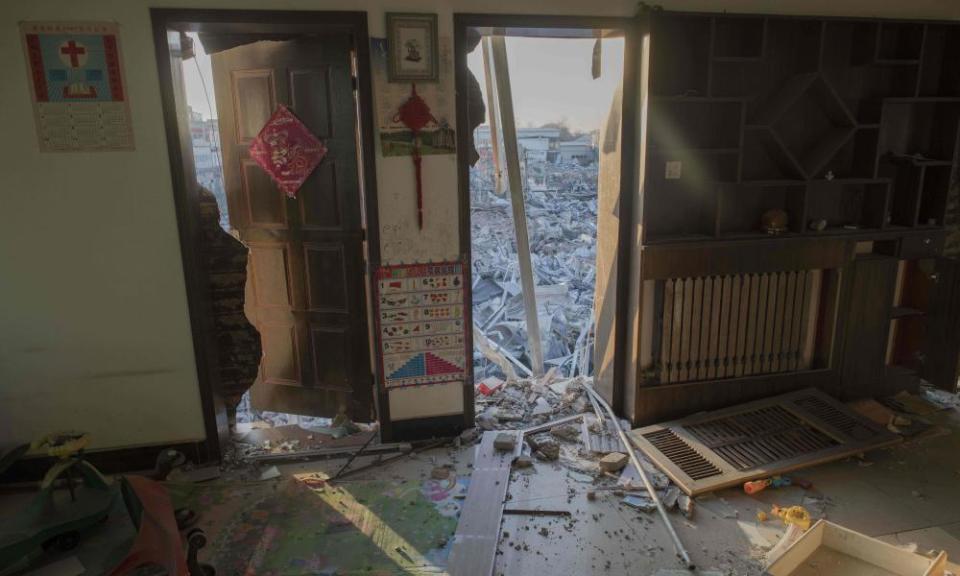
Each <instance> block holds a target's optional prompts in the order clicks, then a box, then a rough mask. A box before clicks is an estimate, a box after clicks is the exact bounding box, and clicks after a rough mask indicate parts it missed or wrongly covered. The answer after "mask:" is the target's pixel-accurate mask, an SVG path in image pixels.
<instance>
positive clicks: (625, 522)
mask: <svg viewBox="0 0 960 576" xmlns="http://www.w3.org/2000/svg"><path fill="white" fill-rule="evenodd" d="M926 419H927V420H929V421H930V422H931V423H934V424H936V425H938V426H941V427H943V429H944V430H943V433H942V434H939V435H933V436H929V437H926V438H924V439H920V440H914V441H911V442H907V443H905V444H902V445H899V446H896V447H893V448H889V449H883V450H878V451H874V452H870V453H869V454H867V455H865V456H864V457H863V458H862V459H857V458H850V459H847V460H844V461H839V462H834V463H831V464H825V465H821V466H817V467H815V468H811V469H806V470H803V471H799V472H797V473H796V474H794V476H796V477H799V478H802V479H804V480H807V481H809V482H812V484H813V488H812V489H811V490H803V489H801V488H799V487H788V488H781V489H775V490H774V489H768V490H766V491H764V492H761V493H760V494H758V495H756V496H747V495H746V494H744V493H743V492H742V491H741V490H739V489H729V490H724V491H721V492H718V493H716V494H713V495H709V496H706V497H700V498H698V499H697V500H696V511H695V515H694V517H693V518H692V519H690V520H688V519H686V518H684V517H683V516H681V515H680V514H678V513H672V514H671V517H672V519H673V522H674V526H675V527H676V529H677V532H678V533H679V534H680V537H681V538H682V540H683V541H684V543H685V544H686V546H687V549H688V551H689V553H690V555H691V556H692V558H693V560H694V561H695V563H696V564H697V566H698V567H699V570H700V572H699V573H706V574H710V573H720V574H735V575H751V574H762V572H763V565H764V560H765V556H766V552H767V551H768V550H769V549H770V548H771V547H772V546H773V545H775V544H776V543H777V542H778V541H779V540H780V537H781V536H782V534H783V531H784V527H783V524H782V523H781V522H780V521H779V520H778V519H776V518H774V519H772V520H767V521H766V522H759V521H758V520H757V518H756V515H757V512H758V511H766V512H768V513H769V511H770V508H771V507H772V505H773V504H778V505H781V506H789V505H795V504H802V505H805V506H806V507H807V508H808V509H809V510H810V512H811V514H812V515H813V516H814V517H815V518H820V517H824V518H828V519H830V520H831V521H833V522H835V523H838V524H841V525H843V526H846V527H848V528H851V529H853V530H857V531H860V532H863V533H865V534H868V535H870V536H875V537H878V538H880V539H881V540H884V541H887V542H890V543H893V544H897V545H909V544H916V545H917V548H918V550H920V551H925V550H930V549H938V550H939V549H943V550H946V551H947V553H948V554H949V556H950V558H952V559H954V560H958V559H960V490H958V488H960V434H958V432H960V413H958V412H957V411H955V410H949V411H943V412H939V413H936V414H934V415H933V416H928V417H927V418H926ZM472 454H473V450H472V449H470V448H465V449H462V450H459V451H457V450H453V449H435V450H431V451H428V452H424V453H421V454H420V455H418V456H416V457H415V458H406V459H403V460H401V461H398V462H396V463H392V464H388V465H385V466H383V467H380V468H376V469H373V470H370V471H367V472H363V473H361V474H357V475H356V476H355V478H357V479H362V478H376V477H377V476H380V477H383V476H382V475H388V476H389V477H393V478H407V479H416V478H425V477H427V476H428V475H429V473H430V470H431V469H432V467H433V466H434V464H447V463H449V464H453V465H454V466H455V467H456V470H457V472H458V473H460V474H469V472H470V462H471V461H472ZM338 466H339V462H318V463H308V464H297V465H287V466H284V467H282V471H284V472H286V473H294V472H303V471H315V470H331V471H332V470H336V468H337V467H338ZM585 480H586V478H585V477H584V476H583V475H581V474H577V473H575V472H571V471H569V470H568V469H567V468H565V467H564V466H562V465H561V464H558V463H543V462H537V463H536V464H535V466H534V468H533V469H532V470H531V471H529V472H527V471H514V472H513V473H512V476H511V484H510V490H509V492H508V502H507V506H508V507H514V508H525V509H528V508H540V509H543V510H553V511H556V510H564V511H569V512H570V513H571V516H570V517H557V516H531V515H508V516H505V517H504V519H503V523H502V533H501V539H500V545H499V549H498V551H497V555H498V556H497V562H496V570H495V573H496V574H498V575H507V576H513V575H518V574H611V575H620V574H623V575H627V574H629V575H631V576H636V575H654V574H658V572H659V574H663V575H666V574H673V572H672V570H679V569H681V568H682V566H681V564H680V562H679V561H678V560H677V558H676V556H675V554H674V549H673V545H672V544H671V541H670V539H669V536H668V534H667V532H666V529H665V528H664V527H663V525H662V523H661V521H660V518H659V516H657V514H656V513H655V512H653V513H647V512H640V511H637V510H635V509H633V508H630V507H628V506H626V505H624V504H622V503H621V500H622V498H620V497H617V496H615V495H614V494H613V492H612V491H599V492H598V493H597V494H598V498H597V500H595V501H588V500H587V498H586V493H587V491H588V489H590V488H591V486H592V484H591V483H590V482H587V481H585ZM491 504H493V503H491ZM677 573H678V574H679V573H683V572H677Z"/></svg>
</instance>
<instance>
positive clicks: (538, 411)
mask: <svg viewBox="0 0 960 576" xmlns="http://www.w3.org/2000/svg"><path fill="white" fill-rule="evenodd" d="M552 412H553V407H552V406H550V403H549V402H547V401H546V400H545V399H544V398H543V396H538V397H537V402H536V405H535V406H534V407H533V415H534V416H543V415H544V414H550V413H552Z"/></svg>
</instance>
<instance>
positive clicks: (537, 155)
mask: <svg viewBox="0 0 960 576" xmlns="http://www.w3.org/2000/svg"><path fill="white" fill-rule="evenodd" d="M560 133H561V131H560V129H559V128H519V129H517V144H518V145H519V148H520V153H521V154H523V155H524V156H525V158H526V159H527V160H528V161H540V162H578V163H581V164H584V163H590V162H592V161H594V160H595V159H596V152H595V149H596V146H595V145H594V143H593V136H590V135H585V136H581V137H580V138H577V139H576V140H572V141H570V142H564V141H561V140H560ZM473 138H474V144H475V145H476V147H477V150H488V149H490V148H491V143H490V126H488V125H486V124H483V125H481V126H478V127H477V130H476V132H474V137H473ZM564 151H565V152H564Z"/></svg>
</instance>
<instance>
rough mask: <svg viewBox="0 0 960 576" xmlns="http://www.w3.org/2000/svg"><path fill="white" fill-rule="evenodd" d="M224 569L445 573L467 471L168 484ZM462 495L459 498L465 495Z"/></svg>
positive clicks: (262, 573) (208, 557)
mask: <svg viewBox="0 0 960 576" xmlns="http://www.w3.org/2000/svg"><path fill="white" fill-rule="evenodd" d="M168 488H169V489H170V492H171V495H172V496H173V499H174V504H175V506H177V507H180V506H189V507H191V508H193V509H195V510H197V511H198V512H199V513H200V521H199V522H198V524H197V525H198V527H200V528H203V529H204V531H205V532H206V534H207V538H208V541H209V543H208V544H207V547H206V548H205V549H204V550H203V551H202V552H201V559H202V560H204V561H206V562H210V563H211V564H213V565H214V566H215V567H216V568H217V574H219V575H225V576H241V575H242V576H281V575H282V576H288V575H289V576H293V575H306V574H311V575H331V576H332V575H334V574H336V575H352V574H364V575H376V576H386V575H394V574H444V573H446V565H447V556H448V555H449V551H450V544H451V542H450V540H451V539H452V536H453V533H454V530H455V529H456V526H457V516H458V514H459V512H460V504H461V502H462V500H461V499H460V498H462V497H463V495H465V494H466V479H458V478H456V477H455V476H454V475H453V474H451V476H450V478H448V479H446V480H432V479H430V480H425V481H422V482H421V481H419V480H415V481H413V480H412V481H408V480H393V481H381V480H376V481H363V480H360V481H347V482H343V483H338V484H336V485H331V484H329V483H327V482H326V481H325V480H324V479H323V477H321V476H318V475H313V474H304V475H297V476H292V477H284V478H280V479H277V480H274V481H265V482H248V483H210V484H168ZM458 496H459V498H458Z"/></svg>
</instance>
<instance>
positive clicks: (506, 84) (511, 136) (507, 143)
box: [490, 36, 543, 376]
mask: <svg viewBox="0 0 960 576" xmlns="http://www.w3.org/2000/svg"><path fill="white" fill-rule="evenodd" d="M490 44H491V51H492V52H493V71H494V75H495V76H496V81H497V86H496V93H497V99H498V102H497V103H498V108H499V110H500V125H501V127H502V129H503V152H504V157H505V158H506V164H507V179H508V181H509V185H510V204H511V206H512V207H513V226H514V230H515V231H516V235H517V260H518V261H519V263H520V286H521V289H522V290H523V310H524V313H525V315H526V319H527V341H528V345H529V348H530V362H531V363H532V364H533V366H531V369H532V370H533V374H534V376H543V348H542V347H541V343H540V321H539V319H538V318H537V293H536V283H535V282H534V280H533V263H532V262H531V259H530V239H529V237H528V236H527V212H526V209H525V208H524V205H523V178H522V177H521V175H520V155H519V150H518V149H517V146H518V145H517V126H516V120H515V118H514V115H513V92H512V90H511V88H510V70H509V68H508V66H507V44H506V39H505V38H504V37H503V36H494V37H492V38H490Z"/></svg>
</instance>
